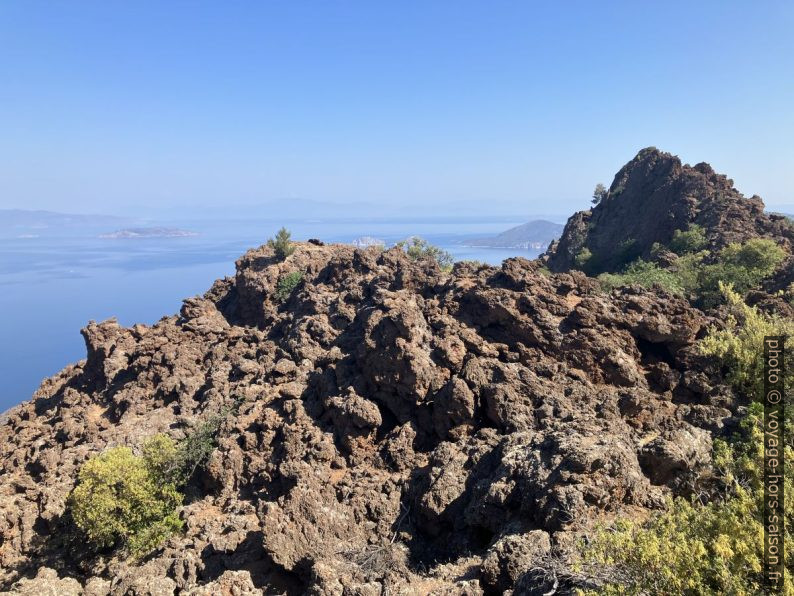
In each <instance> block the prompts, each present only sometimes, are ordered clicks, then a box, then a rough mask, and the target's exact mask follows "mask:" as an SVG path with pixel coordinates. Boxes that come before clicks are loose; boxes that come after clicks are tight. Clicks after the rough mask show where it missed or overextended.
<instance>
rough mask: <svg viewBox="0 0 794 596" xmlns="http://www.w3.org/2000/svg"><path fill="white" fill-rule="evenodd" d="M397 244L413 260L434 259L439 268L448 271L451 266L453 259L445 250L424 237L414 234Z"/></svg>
mask: <svg viewBox="0 0 794 596" xmlns="http://www.w3.org/2000/svg"><path fill="white" fill-rule="evenodd" d="M397 246H399V247H400V248H402V249H403V250H404V251H405V252H406V254H407V255H408V256H409V257H410V258H411V259H412V260H414V261H425V260H429V261H435V262H436V263H438V266H439V267H441V269H443V270H445V271H448V270H449V269H451V268H452V263H454V261H455V259H454V258H453V257H452V255H451V254H449V253H448V252H447V251H445V250H443V249H441V248H439V247H437V246H433V245H432V244H430V243H429V242H428V241H427V240H425V239H424V238H419V237H417V236H414V237H413V238H409V239H408V240H404V241H402V242H398V243H397Z"/></svg>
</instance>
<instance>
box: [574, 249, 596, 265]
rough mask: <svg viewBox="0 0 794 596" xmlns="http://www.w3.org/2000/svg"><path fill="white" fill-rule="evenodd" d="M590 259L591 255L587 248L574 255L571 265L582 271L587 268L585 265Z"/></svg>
mask: <svg viewBox="0 0 794 596" xmlns="http://www.w3.org/2000/svg"><path fill="white" fill-rule="evenodd" d="M592 258H593V253H592V252H591V251H590V249H589V248H587V247H584V248H583V249H582V250H580V251H579V252H578V253H576V256H575V257H574V259H573V264H574V265H576V267H577V268H578V269H581V270H582V271H584V269H585V267H587V264H588V263H589V262H590V259H592Z"/></svg>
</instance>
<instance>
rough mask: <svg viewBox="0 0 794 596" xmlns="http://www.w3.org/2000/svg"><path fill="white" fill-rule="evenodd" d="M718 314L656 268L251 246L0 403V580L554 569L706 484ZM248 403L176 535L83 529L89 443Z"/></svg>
mask: <svg viewBox="0 0 794 596" xmlns="http://www.w3.org/2000/svg"><path fill="white" fill-rule="evenodd" d="M703 175H704V176H706V174H703ZM628 191H629V186H628V185H627V187H626V192H628ZM293 271H300V272H302V273H303V280H302V282H301V283H300V284H299V285H298V286H297V287H296V288H295V290H294V291H293V292H292V294H291V295H290V296H289V298H288V299H287V300H286V301H283V302H282V301H279V300H278V299H277V298H276V286H277V283H278V280H279V279H280V278H281V277H282V276H283V275H285V274H287V273H290V272H293ZM709 324H710V321H709V320H708V319H707V318H706V316H705V315H704V314H703V313H701V312H700V311H699V310H697V309H695V308H692V307H691V306H690V305H689V304H688V303H687V302H685V301H683V300H680V299H678V298H675V297H673V296H670V295H668V294H665V293H664V292H662V291H661V290H659V291H649V290H639V289H636V288H635V289H632V288H626V289H622V290H616V291H614V292H613V293H612V294H611V295H608V294H603V293H599V292H598V291H597V289H596V286H595V285H594V282H593V280H591V279H588V278H587V277H585V276H584V275H583V274H581V273H576V272H574V273H562V274H554V275H549V274H548V272H545V271H544V270H542V269H541V267H540V263H539V262H536V261H535V262H531V261H528V260H525V259H521V258H515V259H508V260H507V261H505V262H504V263H503V265H502V266H501V267H489V266H484V265H473V264H469V263H459V264H457V265H456V266H455V267H454V269H453V270H452V271H451V272H443V271H441V270H440V269H439V268H438V267H437V265H436V264H435V263H434V262H425V261H413V260H411V259H409V258H408V257H407V256H406V255H405V254H404V253H403V252H402V251H401V250H399V249H392V250H388V251H385V252H379V251H378V250H377V249H363V250H361V249H354V248H352V247H348V246H342V245H323V246H320V245H319V244H317V243H312V244H298V245H297V250H296V251H295V253H294V254H293V255H291V256H289V257H288V258H287V259H286V260H285V261H282V262H279V261H277V259H276V258H275V257H274V255H273V252H272V251H271V249H269V248H267V247H266V246H263V247H260V248H258V249H255V250H251V251H249V252H248V253H247V254H245V255H244V256H243V257H242V258H241V259H240V260H239V261H238V262H237V272H236V275H235V276H234V277H231V278H227V279H223V280H219V281H217V282H216V283H215V284H214V285H213V286H212V288H211V289H210V290H209V291H208V292H207V293H206V294H205V295H204V296H203V297H195V298H191V299H188V300H186V301H185V302H184V305H183V307H182V309H181V311H180V313H179V314H178V315H175V316H170V317H165V318H163V319H161V320H160V321H159V322H157V323H156V324H154V325H152V326H145V325H135V326H133V327H130V328H125V327H121V326H120V325H118V324H117V323H116V322H115V321H113V320H110V321H105V322H102V323H91V324H89V325H88V326H87V327H86V328H85V329H84V330H83V335H84V337H85V342H86V346H87V357H86V359H85V360H83V361H81V362H79V363H77V364H74V365H72V366H69V367H67V368H66V369H64V370H63V371H61V372H60V373H58V374H57V375H55V376H54V377H52V378H50V379H48V380H46V381H44V383H43V384H42V385H41V387H40V389H39V390H38V391H37V392H36V394H35V395H34V397H33V399H32V400H31V401H28V402H25V403H23V404H21V405H19V406H17V407H15V408H13V409H12V410H10V411H9V412H7V413H5V414H4V415H3V416H2V418H0V586H2V587H3V588H5V589H6V590H10V591H12V592H13V593H27V594H45V593H53V594H90V595H99V594H114V595H115V594H136V595H143V594H157V595H161V594H164V595H170V594H182V595H184V594H191V595H211V594H212V595H215V594H273V593H284V594H351V595H353V594H355V595H370V594H371V595H376V594H448V595H451V594H501V593H509V592H510V591H511V590H512V591H513V593H515V594H519V593H520V594H532V593H538V594H540V593H544V592H548V591H549V590H551V589H552V588H553V586H554V585H555V582H556V583H557V589H558V590H563V589H565V586H566V585H568V584H566V582H567V581H569V580H568V579H566V575H565V572H564V570H565V568H566V565H567V561H568V560H569V559H568V557H569V554H570V552H571V548H572V546H573V545H574V543H575V541H576V540H577V539H578V537H579V536H580V535H581V534H582V533H586V532H587V531H588V529H589V528H591V527H592V525H593V524H594V523H595V522H597V521H600V520H608V519H610V518H612V517H614V516H616V515H630V516H633V517H641V516H643V515H647V514H648V513H649V512H651V511H653V510H657V509H659V508H662V507H664V501H665V497H666V496H668V495H671V494H681V495H685V494H690V493H691V492H693V491H697V490H699V486H700V485H701V484H702V483H704V482H707V479H708V476H709V473H710V470H709V465H710V463H709V462H710V459H711V444H712V437H713V436H715V434H718V433H722V432H724V431H725V430H726V429H728V428H730V427H731V426H732V425H733V424H734V421H735V416H736V415H737V412H736V403H735V399H734V396H733V394H732V393H731V391H730V390H729V389H728V388H727V387H725V386H724V385H722V384H721V383H720V381H719V371H717V370H713V369H712V368H711V367H710V364H709V363H708V362H707V361H704V360H703V359H702V358H701V357H699V356H698V354H697V350H696V348H695V346H694V342H695V340H696V338H697V337H698V336H699V335H702V334H703V333H704V332H705V329H706V327H707V326H708V325H709ZM235 402H239V403H240V405H239V408H238V409H237V410H236V411H235V412H234V413H232V414H229V415H228V416H227V418H226V420H225V422H224V423H223V424H222V426H221V429H220V433H219V437H218V443H219V446H218V448H217V449H216V450H215V451H214V453H213V455H212V457H211V459H210V461H209V464H208V465H207V468H206V470H204V471H202V472H200V473H199V474H197V475H196V476H195V477H194V478H193V479H192V481H191V483H190V484H189V486H188V487H187V497H186V500H185V505H184V507H183V508H182V510H181V513H180V515H181V517H182V518H183V519H184V522H185V531H184V533H182V534H179V535H175V536H173V537H172V538H170V539H169V540H168V541H167V542H166V543H165V544H164V545H163V546H162V547H161V548H160V549H158V550H157V551H155V552H154V553H152V554H151V555H150V556H148V557H147V558H146V559H144V560H143V561H142V562H140V563H139V564H132V563H130V562H129V561H125V560H124V559H123V558H122V557H121V556H119V553H118V552H117V551H113V550H110V551H107V552H101V553H93V552H91V551H90V550H89V549H88V548H87V547H86V546H85V545H84V544H83V541H82V540H80V539H79V536H78V537H77V538H76V537H75V536H76V535H75V533H74V532H75V531H74V528H73V527H72V525H71V524H70V522H69V516H68V511H67V510H66V501H67V497H68V495H69V494H70V492H71V491H72V489H73V488H74V486H75V482H76V476H77V472H78V470H79V468H80V466H81V465H82V464H83V463H84V462H85V461H86V460H87V459H88V458H89V457H91V456H93V455H96V454H98V453H100V452H101V451H102V450H104V449H106V448H109V447H112V446H116V445H129V446H131V447H133V448H134V449H138V448H139V447H140V445H141V444H142V442H143V441H144V440H145V439H146V438H147V437H148V436H151V435H153V434H155V433H161V432H162V433H167V434H169V435H171V436H172V437H173V438H175V439H179V438H181V437H183V436H184V435H185V433H186V432H188V431H189V429H190V428H191V427H192V426H194V425H195V424H197V423H199V422H200V421H202V420H204V419H206V417H207V416H210V415H212V414H214V413H217V412H220V411H222V410H223V409H224V408H228V407H230V406H232V405H233V404H234V403H235Z"/></svg>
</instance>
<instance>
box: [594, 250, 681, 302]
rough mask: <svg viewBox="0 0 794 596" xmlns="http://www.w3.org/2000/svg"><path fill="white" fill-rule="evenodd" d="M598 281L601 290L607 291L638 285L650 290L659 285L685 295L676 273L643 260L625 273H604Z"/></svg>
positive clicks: (637, 261)
mask: <svg viewBox="0 0 794 596" xmlns="http://www.w3.org/2000/svg"><path fill="white" fill-rule="evenodd" d="M597 279H598V281H599V283H600V284H601V288H602V289H603V290H606V291H610V290H612V289H614V288H617V287H620V286H629V285H638V286H642V287H644V288H650V287H652V286H654V285H658V286H660V287H662V288H664V289H665V290H667V291H668V292H671V293H673V294H676V295H681V294H683V293H684V288H683V286H682V285H681V282H680V280H679V278H678V276H677V275H676V274H675V272H673V271H670V270H669V269H665V268H663V267H659V266H658V265H657V264H656V263H649V262H647V261H643V260H642V259H638V260H636V261H634V262H633V263H631V264H630V265H629V266H628V267H627V268H626V270H625V271H624V272H623V273H602V274H601V275H599V276H598V277H597Z"/></svg>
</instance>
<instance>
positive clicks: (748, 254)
mask: <svg viewBox="0 0 794 596" xmlns="http://www.w3.org/2000/svg"><path fill="white" fill-rule="evenodd" d="M690 232H692V229H690V230H689V231H688V232H685V233H683V234H689V233H690ZM697 235H698V232H697V231H695V233H694V234H692V235H690V236H687V237H686V238H689V240H686V241H684V240H683V239H682V238H684V237H683V236H681V235H679V239H680V240H681V243H680V244H679V245H678V246H677V249H678V250H680V251H681V252H682V253H683V254H681V256H679V257H678V258H677V259H676V260H675V261H674V262H673V263H672V264H671V265H670V266H669V267H660V266H659V265H657V264H654V263H647V262H645V261H643V260H642V259H637V260H635V261H633V262H632V263H630V264H629V265H628V266H627V267H626V268H625V270H624V271H623V272H622V273H602V274H601V275H599V276H598V279H599V281H600V282H601V286H602V287H603V288H604V289H606V290H610V289H612V288H615V287H618V286H624V285H631V284H636V285H640V286H643V287H650V286H652V285H654V284H658V285H660V286H662V287H663V288H665V289H666V290H668V291H670V292H672V293H674V294H678V295H685V296H687V297H688V298H690V299H691V300H693V301H695V302H696V303H698V304H699V305H700V306H703V307H704V308H710V307H713V306H717V305H718V304H719V303H720V302H721V301H722V298H723V293H722V291H721V290H720V284H721V283H723V284H727V285H730V286H732V287H733V288H734V289H735V290H736V291H737V292H739V293H740V294H742V295H743V294H745V293H746V292H747V291H748V290H750V289H752V288H754V287H756V286H758V284H760V283H761V281H762V280H763V279H764V278H766V277H769V275H771V274H772V273H773V272H774V271H775V269H777V267H778V266H779V265H780V263H782V261H783V259H784V258H785V256H786V252H785V251H784V250H783V249H782V248H781V247H780V246H778V245H777V244H775V243H774V242H773V241H772V240H769V239H766V238H755V239H753V240H749V241H747V242H745V243H744V244H738V243H736V244H730V245H728V246H726V247H725V248H724V249H723V250H722V251H721V252H720V253H719V255H718V256H717V259H716V262H714V263H711V264H704V263H703V261H704V259H705V257H707V256H708V254H709V253H708V251H705V250H703V251H699V252H687V251H689V249H691V248H692V247H695V246H697V245H698V244H699V241H698V240H697V239H696V236H697ZM693 238H695V239H694V240H693ZM624 244H625V243H624ZM684 246H687V247H688V248H686V249H684V248H682V247H684ZM586 250H587V249H583V251H582V252H581V253H580V255H581V256H582V259H581V263H582V265H580V267H581V268H583V269H585V270H586V269H587V263H588V261H590V254H589V251H587V252H586V253H585V251H586ZM622 250H625V247H624V249H622ZM663 250H664V247H663V246H661V245H654V247H653V249H652V252H653V253H656V254H658V253H660V252H661V251H663ZM577 261H580V258H579V256H577ZM577 265H579V263H578V262H577Z"/></svg>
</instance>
